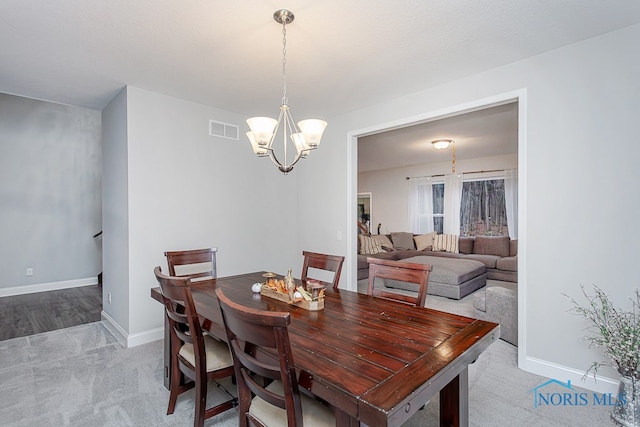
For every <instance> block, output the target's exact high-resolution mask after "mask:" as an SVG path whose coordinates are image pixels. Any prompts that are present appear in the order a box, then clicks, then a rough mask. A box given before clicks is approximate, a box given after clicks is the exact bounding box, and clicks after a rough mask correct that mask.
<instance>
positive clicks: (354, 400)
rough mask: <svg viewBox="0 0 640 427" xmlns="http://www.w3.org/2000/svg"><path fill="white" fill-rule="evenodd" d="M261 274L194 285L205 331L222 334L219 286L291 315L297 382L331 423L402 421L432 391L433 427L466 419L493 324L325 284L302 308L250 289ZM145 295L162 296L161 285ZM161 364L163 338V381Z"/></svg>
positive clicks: (251, 303)
mask: <svg viewBox="0 0 640 427" xmlns="http://www.w3.org/2000/svg"><path fill="white" fill-rule="evenodd" d="M263 273H264V272H255V273H248V274H241V275H236V276H229V277H220V278H217V279H209V280H204V281H201V282H195V283H193V284H192V285H191V290H192V295H193V299H194V302H195V305H196V310H197V312H198V315H199V316H200V317H201V318H202V320H203V323H204V327H205V328H206V330H207V331H209V333H211V334H213V335H214V336H216V337H218V338H220V339H223V340H226V334H225V332H224V325H223V323H222V316H221V313H220V308H219V306H218V301H217V298H216V296H215V289H216V288H222V289H223V290H224V293H225V295H227V296H228V297H229V298H230V299H231V300H233V301H236V302H238V303H240V304H242V305H245V306H247V307H253V308H257V309H261V310H270V311H289V312H290V313H291V324H290V325H289V337H290V341H291V346H292V350H293V353H294V363H295V366H296V372H297V373H298V380H299V386H300V387H303V388H304V389H306V390H308V391H309V392H310V393H311V394H313V395H315V396H317V397H319V398H321V399H323V400H324V401H326V402H327V403H328V404H330V405H331V406H333V407H334V408H335V413H336V425H339V426H352V427H353V426H359V425H360V426H366V425H368V426H399V425H401V424H402V423H403V422H405V421H406V420H408V419H409V418H410V417H411V416H412V415H413V414H415V413H416V412H417V411H418V410H420V408H421V407H423V406H424V405H425V403H427V402H428V401H429V400H430V399H431V398H432V397H434V396H435V395H436V394H437V393H439V395H440V425H441V426H466V425H468V422H469V405H468V397H469V389H468V366H469V364H471V363H473V362H474V361H475V360H476V358H477V357H478V356H479V355H480V354H481V353H482V352H483V351H484V350H485V349H486V348H487V347H488V346H489V345H491V343H493V342H494V341H496V340H497V339H498V338H499V336H500V326H499V325H498V324H496V323H492V322H487V321H484V320H478V319H473V318H469V317H464V316H459V315H455V314H450V313H445V312H442V311H438V310H433V309H429V308H417V307H413V306H409V305H407V304H402V303H397V302H393V301H389V300H385V299H381V298H374V297H372V296H369V295H366V294H361V293H357V292H352V291H346V290H341V289H340V290H333V289H331V288H330V287H329V288H327V289H326V291H325V297H324V309H323V310H320V311H307V310H305V309H303V308H300V307H296V306H293V305H290V304H287V303H286V302H282V301H277V300H275V299H272V298H269V297H266V296H262V295H260V294H259V293H253V292H252V291H251V286H252V285H253V284H254V283H257V282H264V280H265V279H264V277H263ZM297 282H298V283H300V282H299V281H297ZM151 296H152V297H153V298H154V299H156V300H158V301H160V302H162V294H161V292H160V288H159V287H158V288H153V289H151ZM166 337H167V334H166V325H165V338H166ZM168 364H169V358H168V340H167V339H165V377H167V378H166V381H165V385H168V373H169V372H170V369H169V365H168Z"/></svg>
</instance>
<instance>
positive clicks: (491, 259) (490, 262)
mask: <svg viewBox="0 0 640 427" xmlns="http://www.w3.org/2000/svg"><path fill="white" fill-rule="evenodd" d="M460 257H461V258H463V259H472V260H474V261H480V262H481V263H483V264H484V266H485V267H487V268H496V262H498V260H499V259H500V257H499V256H497V255H483V254H461V255H460Z"/></svg>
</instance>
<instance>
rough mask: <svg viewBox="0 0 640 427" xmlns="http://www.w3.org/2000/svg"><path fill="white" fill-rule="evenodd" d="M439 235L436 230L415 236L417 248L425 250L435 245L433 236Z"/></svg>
mask: <svg viewBox="0 0 640 427" xmlns="http://www.w3.org/2000/svg"><path fill="white" fill-rule="evenodd" d="M435 236H437V233H436V232H435V231H432V232H431V233H427V234H421V235H420V236H416V237H414V238H413V241H414V242H416V249H417V250H419V251H424V250H425V249H427V248H431V247H433V238H434V237H435Z"/></svg>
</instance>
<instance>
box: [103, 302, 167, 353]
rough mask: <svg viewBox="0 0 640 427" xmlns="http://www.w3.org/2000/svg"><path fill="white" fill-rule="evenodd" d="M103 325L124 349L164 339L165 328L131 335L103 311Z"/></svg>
mask: <svg viewBox="0 0 640 427" xmlns="http://www.w3.org/2000/svg"><path fill="white" fill-rule="evenodd" d="M101 317H102V324H103V325H104V326H105V328H107V330H108V331H109V332H111V333H112V334H113V336H114V337H116V339H117V340H118V342H119V343H120V344H121V345H122V346H123V347H127V348H129V347H135V346H138V345H142V344H147V343H150V342H153V341H158V340H161V339H163V338H164V328H163V327H160V328H156V329H151V330H149V331H144V332H140V333H137V334H131V335H129V334H128V333H127V332H126V331H125V330H124V329H123V328H122V327H121V326H120V325H119V324H118V322H116V321H115V320H113V318H112V317H111V316H109V315H108V314H107V313H105V312H104V311H102V313H101Z"/></svg>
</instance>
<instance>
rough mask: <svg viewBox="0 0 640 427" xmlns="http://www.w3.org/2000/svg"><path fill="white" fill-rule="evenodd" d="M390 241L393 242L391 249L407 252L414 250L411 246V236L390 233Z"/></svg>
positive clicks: (413, 246) (408, 234) (403, 233)
mask: <svg viewBox="0 0 640 427" xmlns="http://www.w3.org/2000/svg"><path fill="white" fill-rule="evenodd" d="M391 241H392V242H393V247H394V248H396V249H400V250H403V251H407V250H410V249H415V248H416V247H415V245H414V244H413V234H411V233H406V232H401V233H391Z"/></svg>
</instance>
